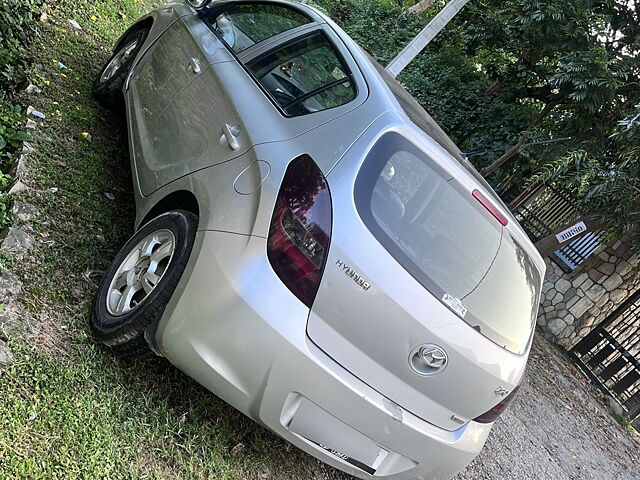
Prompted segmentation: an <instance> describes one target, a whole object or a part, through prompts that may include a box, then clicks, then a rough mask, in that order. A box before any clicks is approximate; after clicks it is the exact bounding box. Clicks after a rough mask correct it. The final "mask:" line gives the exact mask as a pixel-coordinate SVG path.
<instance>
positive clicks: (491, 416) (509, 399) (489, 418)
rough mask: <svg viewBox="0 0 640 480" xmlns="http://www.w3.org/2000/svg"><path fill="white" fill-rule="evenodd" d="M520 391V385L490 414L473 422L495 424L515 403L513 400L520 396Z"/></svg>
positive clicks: (485, 414) (481, 416)
mask: <svg viewBox="0 0 640 480" xmlns="http://www.w3.org/2000/svg"><path fill="white" fill-rule="evenodd" d="M518 390H520V385H518V386H517V387H516V388H514V389H513V391H512V392H511V393H510V394H509V395H507V397H506V398H505V399H504V400H502V401H501V402H500V403H499V404H497V405H496V406H495V407H493V408H492V409H491V410H489V411H488V412H485V413H483V414H482V415H480V416H479V417H476V418H474V419H473V421H474V422H478V423H491V422H495V421H496V420H497V418H498V417H499V416H500V415H502V412H504V411H505V410H506V409H507V407H508V406H509V404H510V403H511V402H513V399H514V398H516V395H517V394H518Z"/></svg>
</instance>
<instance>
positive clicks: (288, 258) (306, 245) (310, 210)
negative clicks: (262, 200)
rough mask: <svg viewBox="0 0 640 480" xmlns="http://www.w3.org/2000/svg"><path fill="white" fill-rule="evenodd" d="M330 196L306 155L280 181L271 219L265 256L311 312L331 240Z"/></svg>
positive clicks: (316, 167) (325, 184)
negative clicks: (280, 184)
mask: <svg viewBox="0 0 640 480" xmlns="http://www.w3.org/2000/svg"><path fill="white" fill-rule="evenodd" d="M331 215H332V212H331V195H330V193H329V187H328V185H327V181H326V180H325V178H324V175H322V172H321V171H320V169H319V168H318V166H317V165H316V164H315V162H314V161H313V160H312V159H311V157H309V156H307V155H303V156H301V157H298V158H296V159H295V160H293V161H292V162H291V163H290V164H289V167H288V168H287V171H286V173H285V175H284V179H283V180H282V186H281V187H280V192H279V193H278V198H277V200H276V207H275V210H274V212H273V217H272V219H271V227H270V229H269V239H268V242H267V256H268V258H269V262H270V263H271V266H272V267H273V269H274V271H275V272H276V274H277V275H278V277H279V278H280V280H282V282H283V283H284V284H285V285H286V286H287V288H289V290H291V292H292V293H293V294H294V295H295V296H296V297H298V298H299V299H300V300H301V301H302V302H303V303H304V304H305V305H306V306H308V307H309V308H311V305H312V304H313V300H314V299H315V297H316V294H317V293H318V287H319V286H320V280H321V278H322V272H323V270H324V265H325V262H326V259H327V253H328V251H329V242H330V240H331Z"/></svg>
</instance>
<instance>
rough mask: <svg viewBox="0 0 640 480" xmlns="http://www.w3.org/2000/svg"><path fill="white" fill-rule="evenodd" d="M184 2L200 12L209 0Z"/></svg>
mask: <svg viewBox="0 0 640 480" xmlns="http://www.w3.org/2000/svg"><path fill="white" fill-rule="evenodd" d="M185 2H186V3H187V5H189V6H190V7H191V8H193V9H194V10H195V11H196V12H201V11H202V10H204V9H205V8H207V7H208V6H209V4H210V3H211V0H185Z"/></svg>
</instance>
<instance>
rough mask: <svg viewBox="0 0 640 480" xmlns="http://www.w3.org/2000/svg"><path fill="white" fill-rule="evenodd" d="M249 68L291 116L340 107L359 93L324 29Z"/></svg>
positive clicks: (261, 58) (258, 60) (261, 59)
mask: <svg viewBox="0 0 640 480" xmlns="http://www.w3.org/2000/svg"><path fill="white" fill-rule="evenodd" d="M247 67H248V68H249V69H250V70H251V71H252V72H253V74H254V75H255V76H256V78H257V79H258V81H259V82H260V83H261V84H262V85H263V86H264V88H266V89H267V91H268V92H269V93H270V94H271V96H272V97H273V99H274V100H275V102H276V103H277V104H278V105H280V107H282V109H283V110H284V111H285V113H286V114H287V115H290V116H298V115H305V114H307V113H312V112H318V111H320V110H326V109H328V108H333V107H338V106H340V105H344V104H345V103H348V102H350V101H351V100H353V99H354V98H355V96H356V89H355V84H354V81H353V78H352V76H351V72H350V71H349V69H348V68H347V66H346V65H345V63H344V61H343V60H342V58H341V57H340V56H339V55H338V53H337V52H336V51H335V49H334V47H333V46H332V45H331V43H330V42H329V40H327V38H326V37H325V35H324V34H323V33H321V32H318V33H315V34H313V35H311V36H308V37H305V38H302V39H298V40H295V41H294V42H293V43H290V44H288V45H286V46H284V47H282V48H280V49H279V50H276V51H273V52H270V53H267V54H266V55H263V56H260V57H258V58H257V59H255V60H253V61H252V62H250V63H249V64H248V65H247Z"/></svg>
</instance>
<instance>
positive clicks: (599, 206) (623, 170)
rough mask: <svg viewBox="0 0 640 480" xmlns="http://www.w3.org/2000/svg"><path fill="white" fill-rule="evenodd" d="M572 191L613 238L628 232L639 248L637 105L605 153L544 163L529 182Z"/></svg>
mask: <svg viewBox="0 0 640 480" xmlns="http://www.w3.org/2000/svg"><path fill="white" fill-rule="evenodd" d="M539 181H555V182H560V183H562V184H563V185H567V186H570V187H573V188H574V189H575V190H576V191H577V193H578V195H579V197H580V198H581V199H582V201H583V203H584V205H585V207H586V209H587V211H589V212H591V213H592V214H593V216H594V217H595V218H597V219H599V220H600V221H602V222H604V223H606V224H608V225H609V226H610V228H611V231H612V233H613V234H618V235H619V234H621V233H623V232H625V231H631V233H632V236H633V237H634V239H635V243H636V244H637V245H638V246H640V235H639V232H638V228H639V227H640V218H639V215H640V104H639V105H636V106H635V110H634V111H633V112H632V113H630V114H629V115H627V116H626V117H625V118H624V119H623V120H621V121H620V122H618V125H617V128H616V129H615V131H614V133H613V134H612V135H611V136H610V137H609V149H608V151H605V152H595V154H594V152H590V151H588V150H575V151H571V152H568V153H567V154H566V155H564V156H562V157H559V158H557V159H554V160H553V161H550V162H548V163H546V164H545V165H544V166H543V167H542V168H541V169H540V171H539V172H538V173H537V175H535V176H533V177H532V178H531V182H539Z"/></svg>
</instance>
